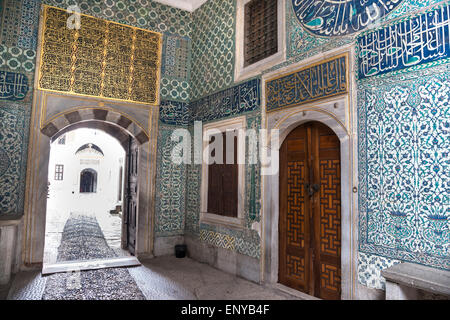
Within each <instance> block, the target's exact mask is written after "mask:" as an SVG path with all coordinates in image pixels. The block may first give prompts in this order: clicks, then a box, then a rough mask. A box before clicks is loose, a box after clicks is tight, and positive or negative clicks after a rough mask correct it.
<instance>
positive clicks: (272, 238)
mask: <svg viewBox="0 0 450 320" xmlns="http://www.w3.org/2000/svg"><path fill="white" fill-rule="evenodd" d="M349 99H350V98H349V97H348V96H347V95H345V96H341V97H338V98H335V99H329V100H326V101H323V102H320V103H314V104H310V105H304V106H298V107H293V108H288V109H287V110H280V111H276V112H271V113H267V114H265V115H264V114H263V128H267V129H268V130H269V132H270V130H271V129H278V130H279V141H278V145H270V146H269V147H270V148H274V149H275V150H279V149H280V147H281V145H282V144H283V142H284V140H285V138H286V137H287V136H288V134H289V133H290V132H291V131H292V130H293V129H295V128H297V127H298V126H300V125H302V124H304V123H306V122H310V121H318V122H321V123H323V124H325V125H327V126H328V127H329V128H331V129H332V130H333V131H334V133H335V134H336V135H337V136H338V138H339V140H340V147H341V241H342V243H341V279H342V280H341V286H342V294H341V298H342V299H353V298H354V297H355V291H356V289H355V287H356V284H357V272H356V271H357V260H358V259H357V257H358V256H357V238H356V237H357V227H358V224H357V217H356V214H355V213H354V212H355V209H354V208H355V205H356V201H357V197H356V194H354V193H353V192H352V188H353V181H355V179H357V174H356V172H355V167H356V162H355V158H354V157H355V155H354V152H353V148H354V147H353V144H354V142H355V138H354V137H356V134H352V133H351V132H352V131H351V130H352V126H351V123H350V120H349V117H348V114H349V113H350V107H349V106H350V102H349ZM264 116H265V117H264ZM268 143H270V142H268ZM278 165H279V164H278ZM277 168H278V167H277ZM262 179H263V182H262V199H263V203H262V212H263V223H264V225H263V232H262V246H263V248H262V250H263V251H262V252H263V257H262V269H263V277H264V282H267V283H271V284H277V285H278V286H282V285H281V284H278V271H279V229H278V224H279V173H278V172H276V173H274V174H272V175H266V176H262Z"/></svg>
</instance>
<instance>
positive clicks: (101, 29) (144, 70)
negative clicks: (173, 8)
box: [38, 5, 162, 105]
mask: <svg viewBox="0 0 450 320" xmlns="http://www.w3.org/2000/svg"><path fill="white" fill-rule="evenodd" d="M71 15H73V13H72V14H71V13H68V12H67V11H66V10H63V9H60V8H55V7H52V6H46V5H45V6H44V8H43V25H42V34H41V56H40V68H39V80H38V88H39V89H41V90H46V91H54V92H65V93H71V94H76V95H83V96H93V97H102V98H106V99H114V100H124V101H133V102H138V103H145V104H150V105H157V104H158V103H159V79H160V71H161V49H162V48H161V47H162V36H161V34H160V33H157V32H153V31H149V30H144V29H139V28H136V27H131V26H127V25H123V24H119V23H116V22H112V21H107V20H103V19H99V18H95V17H92V16H88V15H84V14H81V15H80V19H81V25H80V28H79V29H70V28H68V27H67V21H68V19H69V18H70V17H71Z"/></svg>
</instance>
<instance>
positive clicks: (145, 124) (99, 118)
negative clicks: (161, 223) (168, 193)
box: [21, 90, 158, 268]
mask: <svg viewBox="0 0 450 320" xmlns="http://www.w3.org/2000/svg"><path fill="white" fill-rule="evenodd" d="M35 97H36V99H35V102H34V104H33V115H32V119H31V135H30V145H29V155H28V165H27V167H28V172H27V186H26V194H25V210H24V211H25V215H24V232H23V236H22V241H23V246H22V247H21V249H22V250H21V253H22V261H23V265H26V266H28V267H30V266H32V267H36V268H40V267H42V264H43V258H44V244H45V226H46V211H47V210H46V207H47V197H46V196H45V195H46V194H47V191H48V184H47V180H48V179H47V178H48V168H49V167H48V165H49V155H50V144H51V142H52V141H54V140H55V139H58V138H59V137H60V136H62V135H63V134H64V133H66V132H68V131H71V130H75V129H77V128H90V129H99V130H102V131H105V132H106V133H109V134H110V135H111V136H113V137H114V138H116V139H117V140H118V141H119V142H120V144H121V145H122V146H123V148H124V149H125V151H126V153H127V154H129V151H130V149H133V148H137V149H138V150H139V152H138V153H134V154H133V156H132V159H128V157H126V159H125V163H124V170H123V171H124V180H123V183H124V184H126V183H127V176H126V175H127V173H128V165H127V163H126V162H127V161H129V160H131V161H129V162H133V161H134V162H136V159H135V158H138V159H137V162H138V165H137V171H138V174H137V179H136V184H137V188H135V190H137V192H135V193H133V194H132V197H134V196H136V199H135V200H136V201H135V203H136V217H133V219H130V220H132V221H135V224H136V225H135V243H134V246H133V249H134V250H133V251H134V252H135V255H136V256H138V257H142V258H146V257H150V256H151V254H152V250H153V244H154V232H153V230H154V228H153V222H154V206H153V205H152V203H153V197H154V194H155V190H154V188H155V184H154V179H155V174H156V165H155V163H156V148H155V146H156V140H157V121H158V112H157V110H158V108H157V107H153V106H147V105H145V107H144V106H143V105H141V104H139V105H138V104H132V103H125V102H124V103H122V102H114V101H102V100H101V99H96V98H90V97H82V98H80V97H72V96H68V95H64V94H57V93H48V92H45V91H39V90H38V91H36V94H35ZM130 138H131V141H132V145H130ZM79 173H80V172H78V173H77V176H78V177H79ZM75 187H76V191H78V187H79V185H78V184H77V185H76V186H75ZM98 187H99V186H98V185H97V188H98ZM97 191H98V189H97ZM123 191H124V194H123V198H122V201H123V202H124V204H123V209H124V210H126V208H127V203H126V202H127V199H128V196H127V194H125V191H126V188H124V189H123ZM124 216H125V215H124ZM124 219H125V218H124ZM127 220H128V219H127ZM122 225H123V226H124V228H125V225H126V224H125V223H123V224H122ZM127 232H128V230H123V234H124V235H125V234H126V233H127ZM130 232H132V231H130ZM123 239H124V244H123V246H124V247H126V246H127V243H126V241H127V240H126V239H127V237H126V236H124V237H123ZM130 251H131V250H130Z"/></svg>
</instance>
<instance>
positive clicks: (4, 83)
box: [0, 71, 29, 101]
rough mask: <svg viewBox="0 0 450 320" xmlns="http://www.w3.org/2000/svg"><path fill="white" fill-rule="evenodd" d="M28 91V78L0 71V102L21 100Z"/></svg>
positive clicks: (19, 74)
mask: <svg viewBox="0 0 450 320" xmlns="http://www.w3.org/2000/svg"><path fill="white" fill-rule="evenodd" d="M28 89H29V87H28V78H27V76H25V75H24V74H21V73H13V72H7V71H0V100H12V101H17V100H23V99H24V98H25V96H26V95H27V92H28Z"/></svg>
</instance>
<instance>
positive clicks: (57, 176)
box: [55, 164, 64, 180]
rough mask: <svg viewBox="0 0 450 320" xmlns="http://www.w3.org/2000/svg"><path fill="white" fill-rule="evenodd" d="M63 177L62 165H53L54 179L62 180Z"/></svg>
mask: <svg viewBox="0 0 450 320" xmlns="http://www.w3.org/2000/svg"><path fill="white" fill-rule="evenodd" d="M63 178H64V165H63V164H57V165H55V180H63Z"/></svg>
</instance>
